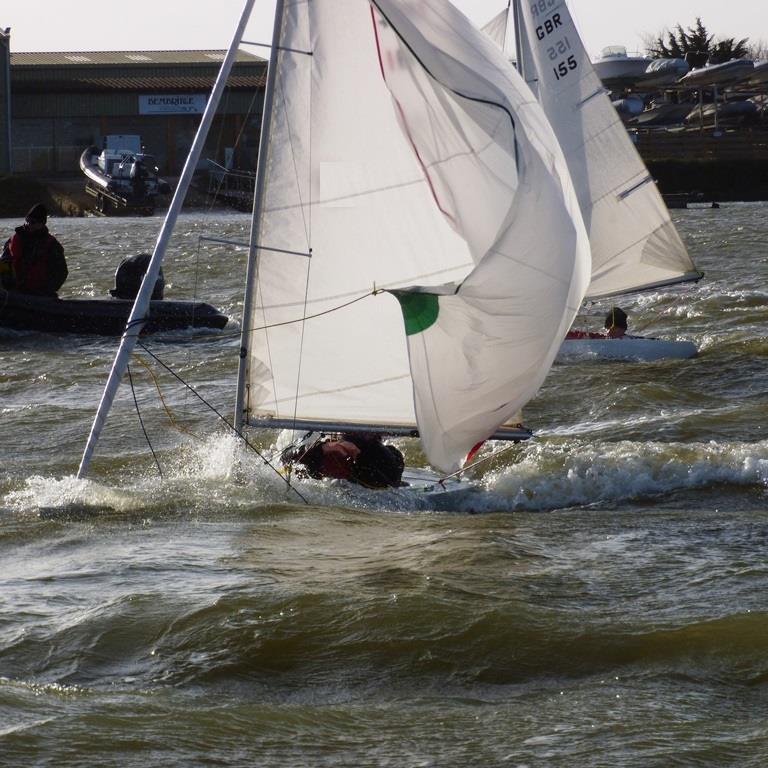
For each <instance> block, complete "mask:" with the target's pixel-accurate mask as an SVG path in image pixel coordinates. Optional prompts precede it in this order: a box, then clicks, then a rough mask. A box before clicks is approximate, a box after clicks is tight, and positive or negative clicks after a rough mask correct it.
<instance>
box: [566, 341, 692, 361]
mask: <svg viewBox="0 0 768 768" xmlns="http://www.w3.org/2000/svg"><path fill="white" fill-rule="evenodd" d="M697 353H698V350H697V349H696V345H695V344H694V343H693V342H692V341H687V340H685V339H683V340H680V341H673V340H670V339H654V338H652V337H647V336H624V337H623V338H621V339H566V340H565V341H564V342H563V343H562V345H561V346H560V352H559V353H558V355H557V362H560V363H562V362H566V361H572V360H574V359H584V358H602V359H606V360H636V361H644V362H652V361H653V360H667V359H668V360H687V359H688V358H691V357H696V355H697Z"/></svg>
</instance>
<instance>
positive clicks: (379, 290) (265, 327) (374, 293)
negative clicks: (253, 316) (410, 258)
mask: <svg viewBox="0 0 768 768" xmlns="http://www.w3.org/2000/svg"><path fill="white" fill-rule="evenodd" d="M380 293H387V291H386V290H385V289H384V288H374V289H373V290H372V291H370V292H369V293H365V294H363V295H362V296H358V297H357V298H356V299H352V300H351V301H347V302H345V303H344V304H339V305H338V306H337V307H331V308H330V309H324V310H323V311H322V312H317V313H316V314H314V315H305V316H303V317H297V318H296V319H295V320H284V321H283V322H282V323H271V324H268V325H260V326H257V327H255V328H249V329H248V330H249V331H250V332H251V333H254V332H256V331H268V330H269V329H270V328H279V327H280V326H281V325H293V324H294V323H303V322H304V321H306V320H314V319H315V318H317V317H322V316H323V315H330V314H331V313H332V312H338V311H339V310H340V309H346V308H347V307H351V306H352V305H353V304H357V302H358V301H362V300H363V299H367V298H368V297H369V296H378V295H379V294H380Z"/></svg>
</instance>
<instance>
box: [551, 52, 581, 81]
mask: <svg viewBox="0 0 768 768" xmlns="http://www.w3.org/2000/svg"><path fill="white" fill-rule="evenodd" d="M578 66H579V65H578V62H577V61H576V57H575V56H573V55H571V56H569V57H568V58H567V59H564V60H563V61H558V62H557V66H556V67H552V71H553V72H554V73H555V78H556V79H557V80H562V79H563V78H564V77H565V76H566V75H567V74H568V73H569V72H572V71H573V70H574V69H576V67H578Z"/></svg>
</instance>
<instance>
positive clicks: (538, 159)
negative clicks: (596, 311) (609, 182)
mask: <svg viewBox="0 0 768 768" xmlns="http://www.w3.org/2000/svg"><path fill="white" fill-rule="evenodd" d="M387 19H389V20H390V22H391V23H392V25H394V27H395V28H396V30H397V32H396V33H395V31H394V30H393V28H392V26H390V23H389V22H388V21H387ZM281 47H282V48H283V53H282V54H281V56H280V61H279V67H280V70H279V73H278V78H277V80H278V85H277V90H276V93H275V108H274V111H273V117H272V120H273V123H272V145H271V149H270V172H269V180H268V184H267V188H266V190H265V209H264V215H263V221H262V227H261V237H260V245H261V250H260V254H261V255H260V259H259V267H258V274H257V286H256V300H255V309H254V312H253V315H252V317H251V318H250V323H251V326H252V327H253V328H254V329H256V330H255V331H254V335H253V339H252V344H251V352H250V354H251V358H250V378H249V406H250V409H251V411H252V413H253V414H254V415H255V416H256V417H257V418H258V417H259V416H260V415H262V416H277V417H279V418H291V417H296V418H302V419H309V420H322V421H334V420H338V421H343V422H347V423H349V422H353V423H354V422H357V423H360V424H370V425H377V424H380V425H386V424H401V425H402V424H415V423H416V419H415V414H414V404H413V392H412V387H413V390H415V393H416V401H417V403H418V406H417V407H418V412H419V420H418V426H419V430H420V434H421V437H422V442H423V443H424V447H425V450H426V452H427V455H428V458H429V459H430V461H431V463H433V464H434V465H435V466H437V467H439V468H441V469H444V470H450V469H453V468H455V467H456V466H458V464H459V463H460V461H461V459H462V458H463V456H464V455H465V454H466V453H467V451H468V450H469V449H470V448H471V447H472V446H473V445H474V444H475V443H476V442H477V441H478V440H480V439H483V438H485V437H487V436H488V435H489V434H491V433H492V432H494V431H495V429H496V427H498V426H499V425H501V424H503V423H504V422H505V421H506V420H507V418H509V417H511V416H512V415H513V414H514V413H515V412H516V411H518V410H519V408H520V407H522V405H523V404H524V402H525V401H526V400H527V399H529V398H530V397H531V396H532V395H533V394H534V393H535V391H536V389H537V387H538V386H539V385H540V383H541V381H542V380H543V378H544V376H545V375H546V371H547V370H548V368H549V365H550V364H551V362H552V359H553V358H554V355H555V354H556V352H557V349H558V347H559V342H560V340H561V338H562V336H563V335H564V334H565V332H566V330H567V328H568V326H569V325H570V323H571V322H572V320H573V317H574V315H575V312H576V310H577V308H578V306H579V303H580V302H581V299H582V297H583V290H584V288H585V287H586V283H587V282H588V273H589V263H588V262H589V251H588V245H587V241H586V233H585V232H584V229H583V224H582V222H581V217H580V214H579V213H578V207H577V204H576V200H575V196H574V195H573V191H572V188H571V187H570V182H569V179H568V173H567V168H566V166H565V163H564V160H563V158H562V156H561V154H560V153H559V149H558V147H557V142H556V140H555V139H554V136H553V134H552V132H551V129H550V128H549V127H548V125H547V122H546V119H545V118H544V116H543V113H542V112H541V109H540V108H539V106H538V104H536V102H535V100H533V99H532V97H531V94H530V92H529V91H528V89H527V88H526V87H525V86H524V85H523V84H522V82H521V81H520V79H519V78H518V77H517V75H516V73H515V72H514V70H513V69H512V68H511V66H510V65H509V64H508V63H507V62H506V61H505V60H504V58H503V56H502V55H501V54H500V52H499V51H498V50H497V49H495V48H494V46H493V45H492V44H491V43H490V42H488V41H487V40H486V39H485V37H484V36H483V35H481V34H480V33H479V32H478V31H477V30H476V29H475V28H474V27H473V26H472V25H471V24H470V22H468V21H467V20H466V19H465V18H464V17H463V16H462V15H461V14H460V13H459V12H458V11H456V9H455V8H453V6H452V5H450V3H448V2H445V0H428V1H427V2H424V1H422V2H411V1H408V0H391V1H388V2H384V1H383V0H377V2H374V3H368V2H367V1H366V0H333V1H332V2H330V1H329V0H324V1H323V0H320V1H317V0H316V1H315V2H313V3H310V4H307V3H305V2H298V3H295V4H291V5H290V6H289V7H288V8H287V9H286V14H285V18H284V24H283V29H282V36H281ZM287 49H292V50H293V51H301V50H304V51H311V52H312V55H311V56H304V55H302V54H298V53H293V52H291V51H289V50H287ZM430 73H431V74H430ZM457 94H463V95H462V96H459V95H457ZM513 120H514V121H515V125H517V126H518V135H517V141H516V137H515V130H514V126H513V122H512V121H513ZM521 127H522V133H523V134H525V135H522V136H521V135H520V132H521ZM528 132H530V134H531V135H530V136H527V133H528ZM518 168H520V169H521V171H520V173H521V176H520V177H518ZM521 179H522V183H521ZM268 249H271V250H268ZM277 249H282V250H284V251H292V252H294V253H296V252H305V253H308V252H309V249H311V257H309V256H300V255H294V254H286V253H283V252H280V251H278V250H277ZM475 265H477V267H476V268H475ZM473 269H474V270H475V271H473ZM470 273H471V275H470ZM468 275H470V277H469V278H468V279H467V280H465V282H464V284H463V285H462V287H461V288H460V289H459V293H458V294H456V295H453V296H445V297H441V298H440V318H439V321H438V323H437V324H435V326H433V328H430V329H427V330H426V331H425V333H422V334H417V336H411V337H410V339H409V342H410V344H409V345H408V346H409V349H410V354H411V366H410V367H411V368H412V370H413V377H412V376H411V373H410V371H409V360H408V354H407V350H406V341H405V334H404V332H403V320H402V316H401V313H400V308H399V307H398V304H397V302H396V301H395V300H394V299H393V298H392V297H391V296H389V295H380V296H376V297H370V296H369V297H368V298H363V299H362V300H361V301H357V302H355V303H352V304H348V302H350V301H353V300H354V299H358V298H361V297H364V296H365V295H366V293H370V292H371V290H372V289H373V288H374V287H375V288H388V289H391V288H409V287H412V286H439V285H444V284H446V283H449V284H452V283H456V284H458V283H460V282H461V281H462V280H464V279H465V278H467V276H468ZM444 303H445V305H446V306H445V309H444V307H443V304H444ZM345 304H346V306H344V305H345ZM301 318H305V319H304V320H303V321H302V322H296V321H297V320H300V319H301ZM445 322H447V324H448V326H447V329H446V326H445V325H444V323H445ZM259 329H264V330H259ZM438 329H439V332H440V334H441V336H440V337H439V338H436V342H437V346H435V347H432V346H431V343H430V342H426V346H425V341H424V340H425V339H426V337H427V334H429V333H430V332H431V331H433V330H435V331H436V330H438ZM443 335H444V336H445V337H443ZM414 339H418V341H417V346H418V349H416V350H415V349H414V343H413V340H414ZM486 366H487V369H486ZM435 376H439V377H440V378H441V379H444V380H442V381H441V382H439V386H438V387H435V380H434V377H435Z"/></svg>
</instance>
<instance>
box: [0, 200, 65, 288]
mask: <svg viewBox="0 0 768 768" xmlns="http://www.w3.org/2000/svg"><path fill="white" fill-rule="evenodd" d="M47 220H48V211H47V210H46V209H45V206H44V205H43V204H42V203H37V205H33V206H32V208H30V210H29V213H27V217H26V219H25V221H24V224H23V225H22V226H20V227H16V231H15V232H14V233H13V235H12V236H11V237H10V238H9V239H8V240H7V241H6V243H5V246H4V247H3V253H2V256H0V281H1V282H2V285H3V287H4V288H6V289H9V290H15V291H19V292H20V293H32V294H36V295H39V296H55V295H56V291H58V290H59V288H61V286H62V285H63V284H64V281H65V280H66V279H67V261H66V259H65V258H64V249H63V248H62V247H61V243H59V241H58V240H57V239H56V238H55V237H54V236H53V235H52V234H51V233H50V232H49V231H48V227H46V221H47Z"/></svg>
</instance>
